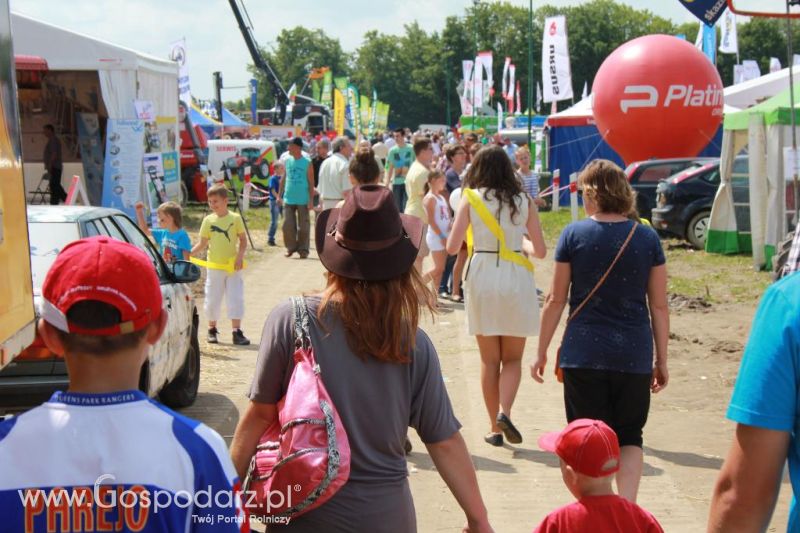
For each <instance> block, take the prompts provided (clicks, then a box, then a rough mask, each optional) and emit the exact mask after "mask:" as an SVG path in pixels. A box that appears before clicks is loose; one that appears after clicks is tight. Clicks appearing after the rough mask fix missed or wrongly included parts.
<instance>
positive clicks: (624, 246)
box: [567, 222, 639, 322]
mask: <svg viewBox="0 0 800 533" xmlns="http://www.w3.org/2000/svg"><path fill="white" fill-rule="evenodd" d="M638 226H639V223H638V222H634V223H633V227H632V228H631V231H630V233H628V238H626V239H625V242H623V243H622V246H620V249H619V251H618V252H617V256H616V257H615V258H614V260H613V261H611V265H610V266H609V267H608V269H607V270H606V273H605V274H603V277H602V278H600V281H598V282H597V284H596V285H595V286H594V288H593V289H592V290H591V291H590V292H589V294H588V295H587V296H586V298H584V299H583V301H582V302H581V304H580V305H579V306H578V307H577V308H575V310H574V311H573V312H572V314H571V315H569V317H567V322H569V321H570V320H572V319H573V318H575V316H576V315H577V314H578V313H580V312H581V310H582V309H583V307H584V306H585V305H586V303H587V302H588V301H589V300H590V299H591V298H592V296H594V293H596V292H597V290H598V289H599V288H600V287H601V286H602V285H603V283H605V281H606V278H608V275H609V274H611V270H612V269H613V268H614V265H616V264H617V261H619V258H620V257H622V253H623V252H624V251H625V248H627V247H628V244H629V243H630V242H631V239H632V238H633V234H634V233H636V228H637V227H638Z"/></svg>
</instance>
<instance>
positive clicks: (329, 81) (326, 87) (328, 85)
mask: <svg viewBox="0 0 800 533" xmlns="http://www.w3.org/2000/svg"><path fill="white" fill-rule="evenodd" d="M332 89H333V72H332V71H330V70H326V71H325V76H323V78H322V96H321V97H320V103H322V104H325V105H327V106H330V105H331V103H332V99H331V90H332Z"/></svg>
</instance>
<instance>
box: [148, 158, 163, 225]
mask: <svg viewBox="0 0 800 533" xmlns="http://www.w3.org/2000/svg"><path fill="white" fill-rule="evenodd" d="M142 168H143V169H144V183H145V186H146V187H147V201H148V205H149V206H150V213H151V214H152V215H155V212H156V209H157V208H158V206H159V205H161V204H162V203H164V202H166V201H167V196H166V190H165V187H164V160H163V159H162V157H161V154H160V153H155V154H144V157H142Z"/></svg>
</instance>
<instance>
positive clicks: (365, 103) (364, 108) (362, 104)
mask: <svg viewBox="0 0 800 533" xmlns="http://www.w3.org/2000/svg"><path fill="white" fill-rule="evenodd" d="M359 111H360V112H361V117H360V118H361V128H362V133H367V126H368V125H369V97H368V96H364V95H363V94H362V95H361V99H360V101H359Z"/></svg>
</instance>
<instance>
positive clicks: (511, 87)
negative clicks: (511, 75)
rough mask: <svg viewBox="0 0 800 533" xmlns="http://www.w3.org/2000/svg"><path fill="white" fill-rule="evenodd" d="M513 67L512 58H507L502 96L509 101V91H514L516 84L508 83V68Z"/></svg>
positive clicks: (504, 66)
mask: <svg viewBox="0 0 800 533" xmlns="http://www.w3.org/2000/svg"><path fill="white" fill-rule="evenodd" d="M510 66H511V58H510V57H508V56H506V61H505V63H503V88H502V93H501V94H502V95H503V99H504V100H508V91H512V92H513V91H514V84H513V83H511V84H509V83H508V68H509V67H510Z"/></svg>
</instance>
